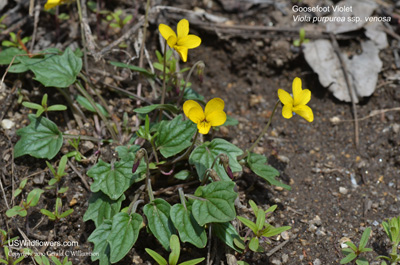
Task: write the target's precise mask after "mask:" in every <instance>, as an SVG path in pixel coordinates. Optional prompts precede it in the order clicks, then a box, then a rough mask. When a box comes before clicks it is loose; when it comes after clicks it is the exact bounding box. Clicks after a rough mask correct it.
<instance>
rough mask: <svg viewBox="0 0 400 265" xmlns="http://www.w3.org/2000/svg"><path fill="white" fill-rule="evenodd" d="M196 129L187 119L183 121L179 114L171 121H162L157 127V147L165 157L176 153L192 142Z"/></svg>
mask: <svg viewBox="0 0 400 265" xmlns="http://www.w3.org/2000/svg"><path fill="white" fill-rule="evenodd" d="M196 131H197V128H196V126H195V124H194V123H193V122H191V121H189V120H187V121H183V120H182V116H181V115H179V116H177V117H175V119H173V120H172V121H162V122H161V124H160V127H159V128H158V136H157V139H156V145H157V148H158V149H159V150H160V152H161V154H162V155H163V156H164V157H165V158H168V157H171V156H173V155H176V154H178V153H179V152H181V151H183V150H184V149H186V148H188V147H189V146H190V145H191V144H192V143H191V140H192V137H193V135H194V134H195V132H196Z"/></svg>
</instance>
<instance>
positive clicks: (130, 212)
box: [128, 200, 144, 215]
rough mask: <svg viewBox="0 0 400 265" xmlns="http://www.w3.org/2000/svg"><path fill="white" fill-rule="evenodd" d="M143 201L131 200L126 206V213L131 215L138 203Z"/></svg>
mask: <svg viewBox="0 0 400 265" xmlns="http://www.w3.org/2000/svg"><path fill="white" fill-rule="evenodd" d="M142 202H144V201H143V200H138V201H132V202H131V204H130V205H129V208H128V214H129V215H131V214H133V213H135V212H136V209H137V207H138V205H139V204H140V203H142Z"/></svg>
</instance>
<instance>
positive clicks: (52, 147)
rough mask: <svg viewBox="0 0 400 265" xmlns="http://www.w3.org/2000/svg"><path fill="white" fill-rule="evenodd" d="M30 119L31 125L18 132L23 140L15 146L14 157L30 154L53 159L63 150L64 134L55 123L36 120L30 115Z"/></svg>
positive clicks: (44, 119) (45, 119) (43, 118)
mask: <svg viewBox="0 0 400 265" xmlns="http://www.w3.org/2000/svg"><path fill="white" fill-rule="evenodd" d="M28 118H29V120H30V121H31V123H30V124H29V125H28V126H26V127H25V128H22V129H19V130H18V131H17V134H18V135H19V136H21V139H19V141H18V142H17V143H16V145H15V146H14V156H15V157H20V156H23V155H26V154H29V155H31V156H33V157H36V158H47V159H52V158H53V157H55V155H56V154H57V153H58V151H60V149H61V146H62V143H63V136H62V133H61V132H60V131H59V130H58V128H57V125H56V124H55V123H54V122H52V121H50V120H49V119H47V118H45V117H39V118H36V116H35V115H33V114H29V115H28Z"/></svg>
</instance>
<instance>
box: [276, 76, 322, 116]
mask: <svg viewBox="0 0 400 265" xmlns="http://www.w3.org/2000/svg"><path fill="white" fill-rule="evenodd" d="M292 90H293V97H292V96H291V95H290V94H289V93H288V92H286V91H285V90H283V89H278V97H279V100H280V101H281V102H282V103H283V108H282V116H283V117H284V118H286V119H290V118H291V117H292V116H293V112H294V113H296V114H298V115H300V116H301V117H303V118H304V119H305V120H306V121H308V122H312V121H313V120H314V114H313V112H312V109H311V108H310V107H309V106H307V105H306V104H307V103H308V102H309V101H310V100H311V91H310V90H308V89H304V90H303V89H301V79H300V78H298V77H296V78H295V79H294V80H293V84H292Z"/></svg>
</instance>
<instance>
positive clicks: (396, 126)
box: [392, 123, 400, 134]
mask: <svg viewBox="0 0 400 265" xmlns="http://www.w3.org/2000/svg"><path fill="white" fill-rule="evenodd" d="M392 129H393V132H394V133H395V134H398V133H399V131H400V124H398V123H395V124H393V126H392Z"/></svg>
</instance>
